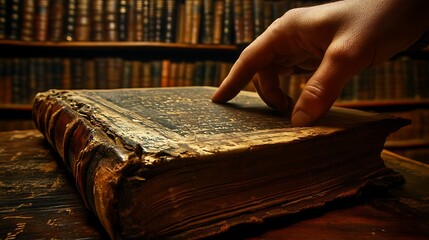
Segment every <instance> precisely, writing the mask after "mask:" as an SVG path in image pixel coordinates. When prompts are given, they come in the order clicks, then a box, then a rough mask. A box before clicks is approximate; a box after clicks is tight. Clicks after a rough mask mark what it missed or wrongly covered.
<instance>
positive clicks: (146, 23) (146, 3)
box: [142, 0, 152, 42]
mask: <svg viewBox="0 0 429 240" xmlns="http://www.w3.org/2000/svg"><path fill="white" fill-rule="evenodd" d="M150 6H151V1H150V0H143V34H142V36H143V41H145V42H148V41H150V34H151V18H152V16H151V14H152V11H151V9H152V8H151V7H150Z"/></svg>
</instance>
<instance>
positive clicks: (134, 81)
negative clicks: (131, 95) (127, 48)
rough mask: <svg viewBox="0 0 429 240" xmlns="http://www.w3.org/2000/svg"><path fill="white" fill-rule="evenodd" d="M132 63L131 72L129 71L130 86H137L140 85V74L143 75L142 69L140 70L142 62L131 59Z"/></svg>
mask: <svg viewBox="0 0 429 240" xmlns="http://www.w3.org/2000/svg"><path fill="white" fill-rule="evenodd" d="M131 65H132V70H131V71H132V72H131V82H130V85H131V86H130V87H132V88H138V87H141V86H142V83H141V82H142V78H143V77H142V75H143V70H142V63H141V62H140V61H137V60H133V61H132V62H131Z"/></svg>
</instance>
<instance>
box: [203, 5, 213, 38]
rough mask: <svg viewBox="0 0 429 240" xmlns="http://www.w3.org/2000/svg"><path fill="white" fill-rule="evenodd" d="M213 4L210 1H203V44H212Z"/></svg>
mask: <svg viewBox="0 0 429 240" xmlns="http://www.w3.org/2000/svg"><path fill="white" fill-rule="evenodd" d="M213 4H214V2H213V1H212V0H203V19H202V20H203V24H202V25H203V28H202V30H203V31H202V40H201V43H203V44H213V27H214V6H213Z"/></svg>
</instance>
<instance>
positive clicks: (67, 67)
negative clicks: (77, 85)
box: [61, 58, 72, 89]
mask: <svg viewBox="0 0 429 240" xmlns="http://www.w3.org/2000/svg"><path fill="white" fill-rule="evenodd" d="M61 62H62V69H63V71H62V74H61V88H62V89H71V88H72V76H71V59H70V58H63V59H62V61H61Z"/></svg>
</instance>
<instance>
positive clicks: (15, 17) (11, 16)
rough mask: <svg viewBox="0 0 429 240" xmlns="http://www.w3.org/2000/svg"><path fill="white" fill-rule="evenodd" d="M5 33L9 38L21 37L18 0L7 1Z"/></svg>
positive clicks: (16, 38)
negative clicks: (6, 28)
mask: <svg viewBox="0 0 429 240" xmlns="http://www.w3.org/2000/svg"><path fill="white" fill-rule="evenodd" d="M7 3H8V6H7V27H8V30H7V35H8V38H9V39H11V40H20V39H21V34H20V33H21V21H22V14H21V7H22V6H21V3H20V0H9V1H7Z"/></svg>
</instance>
